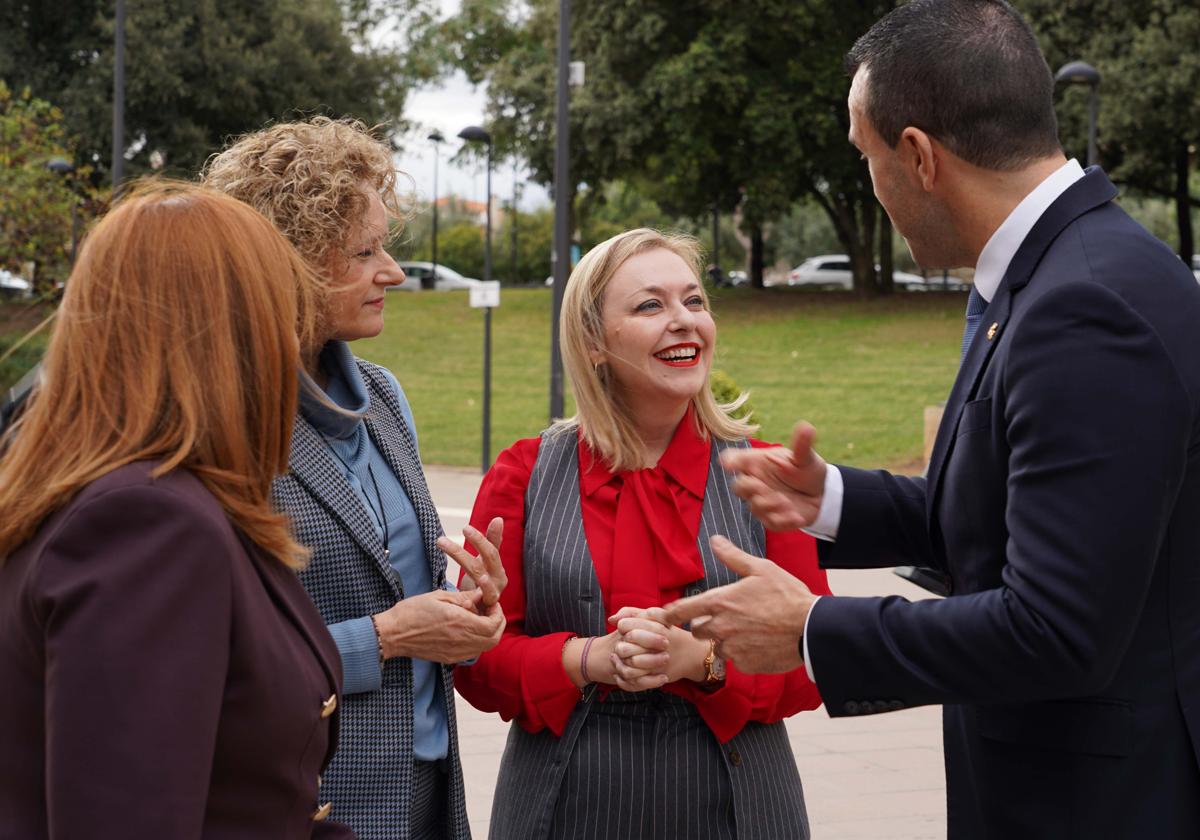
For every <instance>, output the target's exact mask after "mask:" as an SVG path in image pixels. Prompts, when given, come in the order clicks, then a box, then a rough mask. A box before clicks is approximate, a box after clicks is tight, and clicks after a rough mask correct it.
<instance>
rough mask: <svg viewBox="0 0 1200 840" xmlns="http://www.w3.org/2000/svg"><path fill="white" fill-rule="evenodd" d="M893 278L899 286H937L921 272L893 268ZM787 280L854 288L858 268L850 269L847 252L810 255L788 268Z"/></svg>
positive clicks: (798, 283)
mask: <svg viewBox="0 0 1200 840" xmlns="http://www.w3.org/2000/svg"><path fill="white" fill-rule="evenodd" d="M875 270H876V271H878V270H879V266H875ZM939 279H940V278H939ZM892 282H893V283H894V284H895V286H896V288H897V289H909V290H913V291H918V290H919V291H925V290H926V289H928V288H937V284H936V283H935V282H934V281H926V280H925V278H924V277H922V276H921V275H919V274H909V273H908V272H907V271H893V272H892ZM787 284H788V285H789V286H815V287H816V288H819V289H842V290H845V291H850V290H851V289H853V288H854V272H853V271H851V269H850V258H849V257H848V256H846V255H845V254H825V255H823V256H820V257H809V258H808V259H807V260H805V261H804V262H802V263H800V265H798V266H796V267H795V268H793V269H792V270H791V271H789V272H788V279H787Z"/></svg>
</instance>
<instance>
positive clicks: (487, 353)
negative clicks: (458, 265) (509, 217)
mask: <svg viewBox="0 0 1200 840" xmlns="http://www.w3.org/2000/svg"><path fill="white" fill-rule="evenodd" d="M458 136H459V137H461V138H462V139H463V140H466V141H467V142H468V143H486V144H487V233H486V234H485V238H484V240H483V282H485V283H490V282H491V279H492V135H490V134H488V133H487V132H486V131H485V130H484V129H482V128H480V127H479V126H477V125H469V126H467V127H466V128H464V129H463V130H462V131H460V132H458ZM491 436H492V307H490V306H485V307H484V308H483V471H484V472H487V471H488V467H490V466H491V465H492V463H491V462H492V459H491Z"/></svg>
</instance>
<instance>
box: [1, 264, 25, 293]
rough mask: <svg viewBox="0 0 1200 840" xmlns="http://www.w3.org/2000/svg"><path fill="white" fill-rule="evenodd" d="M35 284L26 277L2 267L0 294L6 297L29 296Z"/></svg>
mask: <svg viewBox="0 0 1200 840" xmlns="http://www.w3.org/2000/svg"><path fill="white" fill-rule="evenodd" d="M32 291H33V286H32V285H31V284H30V282H29V281H28V280H26V279H25V278H24V277H21V276H20V275H18V274H13V273H12V272H11V271H8V270H7V269H4V268H0V295H3V296H4V297H29V295H30V293H31V292H32Z"/></svg>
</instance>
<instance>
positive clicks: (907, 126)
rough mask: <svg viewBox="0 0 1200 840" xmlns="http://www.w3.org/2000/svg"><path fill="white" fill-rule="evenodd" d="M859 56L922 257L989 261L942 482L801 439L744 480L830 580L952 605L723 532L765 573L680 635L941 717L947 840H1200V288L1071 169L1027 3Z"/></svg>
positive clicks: (938, 473)
mask: <svg viewBox="0 0 1200 840" xmlns="http://www.w3.org/2000/svg"><path fill="white" fill-rule="evenodd" d="M847 64H848V67H849V69H850V71H851V73H852V76H853V82H852V86H851V91H850V96H849V109H850V117H851V131H850V140H851V142H853V143H854V145H855V146H857V147H858V149H859V150H861V152H862V153H863V156H864V158H865V159H866V160H867V162H868V163H869V166H870V170H871V177H872V180H873V182H874V186H875V194H876V195H877V197H878V198H879V200H880V202H881V203H882V204H883V206H884V208H885V209H886V210H887V211H888V214H889V215H890V216H891V218H892V221H893V222H894V224H895V226H896V229H897V230H899V231H900V232H901V233H902V234H903V235H904V237H905V239H906V240H907V242H908V244H909V247H910V249H911V250H912V253H913V256H914V258H915V259H916V260H917V262H919V263H920V264H922V265H924V266H926V267H929V268H942V267H947V268H948V267H955V266H974V267H975V269H976V273H975V287H974V290H973V291H972V293H971V299H970V302H969V304H968V326H967V329H966V335H965V336H964V343H963V352H964V357H963V363H962V367H961V369H960V371H959V374H958V378H957V380H956V381H955V383H954V388H953V391H952V392H951V394H950V398H949V400H948V402H947V404H946V411H945V415H944V418H943V421H942V425H941V428H940V429H939V432H938V437H937V443H936V445H935V448H934V452H933V456H932V460H931V463H930V468H929V473H928V478H927V479H919V478H907V477H903V476H895V475H891V474H889V473H886V472H868V471H864V470H858V469H851V468H847V467H833V466H830V465H826V463H825V462H824V461H823V460H822V459H821V458H820V457H819V456H818V455H817V454H816V453H815V452H814V451H813V449H812V442H813V430H812V428H811V427H810V426H807V425H804V424H801V425H800V426H798V427H797V432H796V435H795V438H794V440H793V446H792V449H791V450H790V451H789V450H787V449H780V448H776V449H773V450H750V451H742V452H739V453H736V454H732V455H731V457H729V458H728V459H727V460H726V466H727V467H729V468H731V469H733V470H735V471H737V472H738V473H739V474H740V475H739V478H738V488H739V489H738V492H739V495H742V496H743V498H745V499H747V500H748V501H749V503H750V506H751V509H752V510H753V511H754V512H755V514H756V515H757V516H759V518H760V519H762V520H763V521H764V522H765V523H766V524H767V525H768V526H769V527H772V528H777V529H784V528H795V527H803V528H806V529H808V530H810V532H813V533H815V534H816V535H817V536H820V537H822V538H823V539H824V542H823V543H822V546H821V558H822V563H823V565H825V566H826V567H836V568H865V567H872V566H891V565H922V566H932V567H935V568H937V569H939V570H941V571H942V572H944V573H945V574H946V575H947V576H948V578H949V579H950V581H951V587H952V589H951V594H950V597H948V598H946V599H945V600H928V601H920V602H915V603H910V602H908V601H905V600H903V599H901V598H895V597H892V598H840V597H824V598H821V599H819V602H818V601H816V600H815V599H814V598H813V597H812V596H811V594H810V593H808V592H807V591H806V590H805V589H804V587H803V585H802V584H799V583H798V582H796V581H795V580H794V579H789V578H788V577H787V576H786V575H783V574H779V573H778V570H777V569H775V568H774V567H773V566H772V564H769V563H766V562H765V561H762V560H759V559H757V558H752V557H749V556H747V555H744V554H742V553H741V552H738V551H736V550H734V549H732V548H731V547H730V546H728V545H727V544H723V545H721V546H720V547H719V548H718V554H719V555H720V556H722V558H723V559H725V560H726V562H727V563H728V564H729V565H730V566H731V567H733V568H734V569H735V570H736V571H738V572H739V573H740V574H741V575H743V577H744V579H743V580H741V581H739V582H738V583H736V584H733V585H731V586H729V587H725V588H723V589H717V590H712V591H710V592H708V593H706V594H704V595H700V596H697V597H696V598H689V599H684V600H682V601H678V602H676V603H675V604H674V605H671V606H670V607H668V609H667V613H668V615H667V616H666V618H668V619H670V620H672V621H675V622H683V621H687V620H692V619H697V620H696V621H695V623H694V624H693V631H694V632H695V633H696V635H697V636H701V637H705V638H715V639H718V640H719V642H720V644H719V649H718V650H719V653H720V654H721V655H723V656H727V657H729V658H731V659H732V660H734V661H735V662H736V663H737V665H738V667H739V668H741V669H742V670H746V671H782V670H787V669H789V668H793V667H797V666H798V665H799V663H800V661H801V659H803V661H804V663H805V666H806V667H808V668H809V669H810V673H811V674H812V675H813V677H814V679H815V682H816V684H817V687H818V688H819V689H820V691H821V694H822V696H823V698H824V700H825V703H826V708H827V710H828V712H829V714H830V715H831V716H834V717H837V716H842V715H855V714H869V713H875V712H882V711H890V710H893V709H900V708H904V707H909V706H916V705H922V704H929V703H941V704H945V712H944V735H945V738H944V741H945V750H946V776H947V796H948V819H949V834H950V837H951V838H971V839H972V840H977V839H978V838H1001V837H1003V838H1023V839H1024V838H1038V837H1045V838H1056V840H1057V839H1058V838H1101V837H1103V838H1145V837H1154V838H1196V837H1200V770H1198V766H1197V754H1198V753H1200V339H1198V337H1197V336H1198V334H1200V288H1197V286H1196V282H1195V280H1194V279H1193V278H1192V277H1191V274H1190V272H1189V271H1188V270H1187V269H1186V268H1185V267H1184V265H1183V264H1182V263H1181V262H1180V261H1179V259H1178V258H1177V257H1175V255H1173V254H1172V253H1171V252H1170V251H1169V250H1168V249H1167V248H1166V247H1165V246H1164V245H1162V244H1161V243H1159V242H1157V241H1156V240H1154V239H1153V238H1152V237H1151V236H1150V235H1149V234H1147V233H1146V232H1145V231H1144V230H1143V229H1142V228H1140V227H1139V226H1138V225H1137V224H1136V223H1134V222H1133V221H1132V220H1131V219H1130V218H1129V217H1128V216H1127V215H1126V214H1125V213H1124V212H1123V211H1122V210H1121V209H1120V207H1119V206H1118V205H1117V204H1116V203H1114V199H1115V198H1116V195H1117V193H1116V190H1115V189H1114V187H1113V186H1112V184H1110V183H1109V181H1108V180H1107V178H1105V176H1104V174H1103V173H1102V172H1101V171H1100V170H1099V169H1095V168H1093V169H1089V170H1088V171H1087V172H1084V171H1083V170H1082V169H1081V168H1080V167H1079V166H1078V164H1077V163H1076V162H1075V161H1067V160H1066V158H1065V157H1064V156H1063V155H1062V152H1061V151H1060V148H1059V145H1058V140H1057V130H1056V125H1055V119H1054V111H1053V102H1052V89H1053V82H1052V80H1051V76H1050V72H1049V68H1048V67H1047V66H1046V63H1045V60H1044V58H1043V57H1042V55H1041V53H1040V51H1039V49H1038V47H1037V43H1036V41H1035V39H1034V36H1033V34H1032V33H1031V31H1030V30H1029V28H1028V26H1027V25H1026V24H1025V23H1024V21H1023V20H1022V19H1021V18H1020V16H1019V15H1018V14H1017V13H1016V12H1015V11H1014V10H1013V9H1012V8H1011V7H1010V6H1009V5H1008V4H1007V3H1004V2H1000V1H999V0H992V2H988V0H914V2H912V3H909V4H907V5H905V6H902V7H900V8H898V9H896V10H895V11H893V12H891V13H890V14H889V15H887V16H886V17H884V18H883V19H882V20H880V21H879V22H878V23H877V24H876V25H875V26H874V27H873V28H872V29H871V31H870V32H868V33H867V34H866V35H865V36H863V38H862V39H860V40H859V42H858V43H857V44H856V45H855V47H854V49H853V50H852V51H851V53H850V55H849V57H848V62H847ZM976 328H977V329H976ZM704 616H708V617H709V618H707V619H704V618H703V617H704Z"/></svg>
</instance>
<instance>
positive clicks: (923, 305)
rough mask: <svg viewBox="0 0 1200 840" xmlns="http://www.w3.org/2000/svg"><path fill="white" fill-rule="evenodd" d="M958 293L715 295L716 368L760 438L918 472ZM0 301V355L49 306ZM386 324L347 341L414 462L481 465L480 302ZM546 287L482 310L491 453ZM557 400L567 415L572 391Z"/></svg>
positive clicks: (510, 427) (529, 385)
mask: <svg viewBox="0 0 1200 840" xmlns="http://www.w3.org/2000/svg"><path fill="white" fill-rule="evenodd" d="M964 306H965V295H962V294H940V293H939V294H897V295H895V296H894V297H893V298H892V299H890V300H883V301H866V302H863V301H859V300H857V299H856V298H854V297H853V296H852V295H850V294H844V293H839V292H814V291H811V290H802V289H764V290H762V291H757V292H756V291H752V290H749V289H733V290H722V291H721V292H720V293H718V294H717V295H715V296H714V299H713V308H714V311H715V315H716V319H717V336H718V339H717V362H716V367H718V368H720V369H722V370H724V371H725V372H726V373H728V374H729V375H730V376H732V377H733V378H734V379H735V380H736V381H737V383H738V384H739V385H740V386H741V387H742V388H743V389H746V390H748V391H750V400H751V404H752V405H753V406H754V408H755V410H756V411H757V412H758V416H759V420H760V422H761V423H762V431H761V433H760V434H761V436H762V437H763V438H764V439H765V440H773V441H786V440H787V438H788V437H789V434H790V430H791V428H792V424H793V423H794V422H795V421H796V420H798V419H801V418H804V419H807V420H809V421H811V422H812V423H813V424H814V425H816V427H817V431H818V434H819V438H818V448H819V450H820V452H821V454H822V455H824V456H825V457H826V458H828V459H830V460H832V461H836V462H839V463H845V464H852V465H856V466H870V467H876V466H881V467H887V468H889V469H893V470H899V471H908V472H916V471H919V470H920V467H921V450H922V444H923V439H922V409H923V408H924V406H926V405H933V404H936V403H940V402H942V401H943V400H944V399H945V398H946V395H947V394H948V393H949V390H950V385H951V382H952V381H953V379H954V372H955V370H956V368H957V365H958V355H959V349H958V348H959V340H960V338H961V335H962V312H963V309H964ZM48 311H49V310H48V309H47V308H46V307H45V306H44V305H33V306H31V305H29V304H24V303H7V302H6V303H5V304H3V305H2V306H0V354H2V353H3V351H4V350H5V349H6V348H7V347H9V346H11V344H12V343H13V342H14V341H15V340H17V339H18V338H20V336H21V335H23V334H24V333H25V332H26V331H27V330H28V329H30V328H32V327H33V326H34V325H35V324H37V323H38V322H39V321H41V319H42V318H44V317H45V315H46V314H48ZM386 319H387V327H386V328H385V329H384V331H383V334H382V335H380V336H379V337H378V338H374V339H370V340H366V341H360V342H356V344H355V351H356V352H357V353H358V354H359V355H361V356H363V357H365V358H367V359H370V360H372V361H374V362H378V363H379V364H382V365H385V366H386V367H388V368H390V369H391V370H392V371H393V372H394V373H395V374H396V376H397V377H398V378H399V380H400V383H401V384H402V385H403V386H404V389H405V391H406V392H407V394H408V398H409V401H410V402H411V403H412V407H413V413H414V414H415V416H416V420H417V429H418V431H419V434H420V439H421V453H422V455H423V457H424V460H425V462H426V463H429V464H450V465H458V466H472V467H475V466H479V464H480V456H481V452H480V434H481V426H482V407H481V401H482V396H481V394H482V379H483V312H482V310H477V309H471V308H470V307H469V306H468V305H467V296H466V295H465V294H463V293H457V292H447V293H422V294H408V293H404V292H395V293H392V294H390V295H389V296H388V302H387V312H386ZM48 332H49V331H48V330H47V331H45V332H43V333H42V334H41V335H39V336H38V337H37V338H35V339H33V340H32V341H31V342H29V344H27V345H25V346H24V347H22V348H21V350H19V351H18V352H17V353H16V354H15V355H14V356H13V357H12V358H10V359H8V360H7V361H6V362H5V363H4V364H3V365H0V391H2V390H4V389H6V388H8V387H9V386H10V385H11V384H12V383H13V382H15V381H16V380H17V379H18V378H19V377H20V376H21V374H22V373H23V372H24V371H25V370H26V369H28V367H29V366H30V365H32V364H33V363H34V362H35V361H36V360H37V359H38V358H39V357H40V355H41V353H42V351H43V349H44V347H45V342H46V338H47V334H48ZM549 377H550V290H548V289H543V288H538V289H505V290H504V293H503V298H502V304H501V306H500V307H499V308H498V309H496V310H494V311H493V315H492V457H493V458H494V457H495V455H496V453H497V452H499V451H500V450H501V449H503V448H504V447H506V446H508V445H509V444H510V443H512V442H513V441H514V440H516V439H517V438H522V437H531V436H533V435H536V434H537V433H538V432H539V431H541V429H542V428H544V427H545V425H546V423H547V419H548V416H549ZM567 410H568V411H571V410H573V409H572V404H571V399H570V394H569V391H568V395H567Z"/></svg>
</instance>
